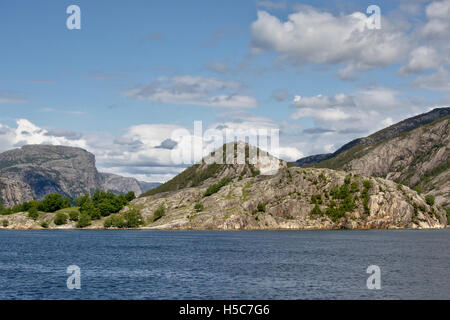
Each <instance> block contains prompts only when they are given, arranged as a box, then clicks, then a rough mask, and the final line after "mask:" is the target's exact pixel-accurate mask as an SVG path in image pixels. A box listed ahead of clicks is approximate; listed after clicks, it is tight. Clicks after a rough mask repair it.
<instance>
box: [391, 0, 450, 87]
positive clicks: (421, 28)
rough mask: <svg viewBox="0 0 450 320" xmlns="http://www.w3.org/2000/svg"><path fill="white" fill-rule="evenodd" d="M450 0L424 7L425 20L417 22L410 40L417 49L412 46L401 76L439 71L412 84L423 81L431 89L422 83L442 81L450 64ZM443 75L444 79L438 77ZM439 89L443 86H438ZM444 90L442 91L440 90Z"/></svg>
mask: <svg viewBox="0 0 450 320" xmlns="http://www.w3.org/2000/svg"><path fill="white" fill-rule="evenodd" d="M449 17H450V0H442V1H433V2H431V3H429V4H428V5H427V6H426V8H425V22H424V23H423V24H418V25H417V28H416V29H415V30H414V31H413V33H412V36H411V37H410V38H411V39H410V41H411V43H412V46H413V47H414V48H412V49H411V53H410V54H409V59H408V62H407V64H406V65H405V66H403V67H401V68H400V70H399V74H400V75H402V76H410V75H417V74H421V73H425V72H428V71H430V70H434V71H436V72H435V74H434V75H433V76H430V77H429V78H428V79H420V80H418V81H417V82H416V83H414V82H413V85H417V84H420V86H421V87H422V88H428V87H429V86H428V85H424V83H422V82H437V81H438V82H442V76H445V75H444V73H445V70H444V71H442V69H445V68H446V67H448V65H449V63H450V19H449ZM437 78H440V79H441V80H438V79H437ZM430 87H432V88H433V89H431V90H439V91H447V90H448V87H447V86H446V85H445V84H444V85H442V84H440V85H436V84H434V85H432V86H430ZM436 88H440V89H436ZM441 89H443V90H441Z"/></svg>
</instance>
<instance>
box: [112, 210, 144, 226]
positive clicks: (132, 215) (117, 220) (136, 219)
mask: <svg viewBox="0 0 450 320" xmlns="http://www.w3.org/2000/svg"><path fill="white" fill-rule="evenodd" d="M143 224H144V219H143V218H142V215H141V214H140V212H139V210H137V209H131V210H128V211H127V212H125V213H124V214H113V215H111V216H110V217H108V218H107V219H106V220H105V223H104V224H103V226H104V227H105V228H111V227H115V228H120V229H122V228H137V227H139V226H141V225H143Z"/></svg>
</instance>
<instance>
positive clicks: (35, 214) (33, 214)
mask: <svg viewBox="0 0 450 320" xmlns="http://www.w3.org/2000/svg"><path fill="white" fill-rule="evenodd" d="M28 218H30V219H33V220H35V221H36V220H37V219H38V218H39V211H38V209H37V207H34V206H33V207H31V208H30V209H28Z"/></svg>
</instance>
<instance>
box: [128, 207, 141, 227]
mask: <svg viewBox="0 0 450 320" xmlns="http://www.w3.org/2000/svg"><path fill="white" fill-rule="evenodd" d="M123 216H124V218H125V220H126V226H127V228H137V227H139V226H140V225H142V224H144V220H143V219H142V216H141V214H140V213H139V210H137V209H131V210H128V211H127V212H125V213H124V214H123Z"/></svg>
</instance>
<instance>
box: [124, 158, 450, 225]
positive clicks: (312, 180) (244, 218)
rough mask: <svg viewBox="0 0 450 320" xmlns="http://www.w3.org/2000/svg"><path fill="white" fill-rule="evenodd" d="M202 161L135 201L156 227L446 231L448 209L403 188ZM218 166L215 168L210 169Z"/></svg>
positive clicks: (305, 171) (336, 175)
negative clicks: (427, 229) (437, 229)
mask: <svg viewBox="0 0 450 320" xmlns="http://www.w3.org/2000/svg"><path fill="white" fill-rule="evenodd" d="M279 161H280V163H281V165H280V168H279V170H278V172H277V173H275V174H272V175H262V174H260V172H258V170H259V169H257V168H258V167H259V168H261V164H255V165H254V167H255V169H253V172H252V169H251V168H252V167H251V166H250V167H249V165H248V164H247V163H246V164H231V165H230V164H227V165H222V164H215V165H211V164H210V165H207V164H205V163H204V162H202V163H199V164H197V165H195V166H193V167H191V168H189V169H187V170H186V171H185V172H183V173H181V174H180V175H179V176H178V177H175V178H174V179H173V180H172V182H170V183H168V184H166V185H162V186H161V187H160V188H159V189H158V188H157V189H154V190H153V191H151V192H150V193H147V194H144V195H142V196H141V197H140V198H138V199H136V200H134V201H133V202H132V203H131V204H130V205H129V206H128V207H127V208H125V209H124V211H125V212H126V211H127V210H130V209H137V210H139V211H140V213H141V214H142V215H143V217H144V218H145V219H146V221H147V225H146V226H145V227H144V228H151V229H225V230H226V229H233V230H234V229H340V228H348V229H371V228H380V229H385V228H386V229H390V228H442V227H445V226H446V223H447V216H446V212H445V210H443V208H441V207H439V206H436V205H434V206H432V205H429V204H428V203H427V202H426V201H425V199H424V198H423V196H421V195H419V194H418V193H417V192H416V191H413V190H411V189H409V188H408V187H406V186H400V185H398V184H397V183H395V182H393V181H390V180H386V179H382V178H374V177H365V176H363V175H359V174H357V175H352V174H348V173H346V172H343V171H334V170H330V169H315V168H296V167H287V166H286V165H284V164H285V163H284V162H283V161H281V160H279ZM211 166H213V167H211Z"/></svg>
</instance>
